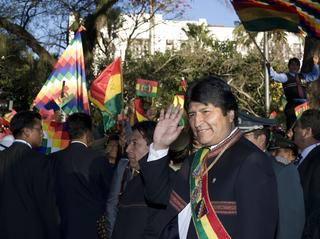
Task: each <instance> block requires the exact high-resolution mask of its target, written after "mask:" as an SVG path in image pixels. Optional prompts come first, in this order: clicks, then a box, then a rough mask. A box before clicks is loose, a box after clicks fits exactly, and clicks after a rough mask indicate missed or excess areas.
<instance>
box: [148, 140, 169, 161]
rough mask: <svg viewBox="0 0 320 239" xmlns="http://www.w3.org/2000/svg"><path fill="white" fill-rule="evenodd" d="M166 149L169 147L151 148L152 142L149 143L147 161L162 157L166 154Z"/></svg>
mask: <svg viewBox="0 0 320 239" xmlns="http://www.w3.org/2000/svg"><path fill="white" fill-rule="evenodd" d="M168 151H169V148H167V149H159V150H155V149H154V148H153V143H152V144H150V146H149V155H148V159H147V162H151V161H155V160H158V159H161V158H163V157H164V156H166V155H167V154H168Z"/></svg>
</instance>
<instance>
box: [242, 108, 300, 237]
mask: <svg viewBox="0 0 320 239" xmlns="http://www.w3.org/2000/svg"><path fill="white" fill-rule="evenodd" d="M275 125H276V121H275V120H272V119H265V118H261V117H255V116H253V115H249V114H245V113H241V114H240V113H239V128H240V130H241V131H242V132H243V134H244V137H246V138H247V139H248V140H249V141H250V142H252V143H253V144H254V145H256V146H257V147H258V148H259V149H261V150H262V151H263V152H266V154H267V155H268V156H269V157H270V161H271V162H272V166H273V169H274V172H275V175H276V179H277V186H278V203H279V220H278V228H277V236H276V239H287V238H290V239H300V238H301V235H302V231H303V227H304V221H305V220H304V219H305V216H304V214H305V213H304V201H303V190H302V187H301V183H300V177H299V173H298V170H297V168H296V167H295V165H294V164H293V163H291V164H284V163H281V162H279V161H278V160H277V159H276V158H275V157H273V156H271V154H269V152H267V147H268V145H269V142H270V127H271V126H275Z"/></svg>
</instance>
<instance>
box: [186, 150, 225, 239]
mask: <svg viewBox="0 0 320 239" xmlns="http://www.w3.org/2000/svg"><path fill="white" fill-rule="evenodd" d="M208 153H209V149H207V148H203V149H200V150H198V151H197V153H196V154H195V157H194V159H193V163H192V168H191V174H190V192H191V195H190V201H191V202H190V203H191V211H192V220H193V223H194V226H195V229H196V232H197V235H198V238H201V239H209V238H210V239H229V238H231V237H230V236H229V234H228V232H227V231H226V229H225V228H224V227H223V225H222V223H221V222H220V220H219V218H218V217H217V214H216V213H215V211H214V208H213V206H212V204H211V201H210V198H209V193H208V174H207V173H204V172H206V169H207V166H206V160H205V159H206V157H207V156H208Z"/></svg>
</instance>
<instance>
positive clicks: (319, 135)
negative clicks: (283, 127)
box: [297, 109, 320, 140]
mask: <svg viewBox="0 0 320 239" xmlns="http://www.w3.org/2000/svg"><path fill="white" fill-rule="evenodd" d="M297 122H298V124H299V126H300V127H301V128H302V129H305V128H308V127H310V128H311V130H312V135H313V138H314V139H316V140H320V111H319V110H316V109H309V110H306V111H304V112H303V113H302V115H301V117H300V118H299V119H298V121H297Z"/></svg>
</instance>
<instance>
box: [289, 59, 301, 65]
mask: <svg viewBox="0 0 320 239" xmlns="http://www.w3.org/2000/svg"><path fill="white" fill-rule="evenodd" d="M291 63H296V64H297V65H298V66H300V60H299V59H298V58H296V57H293V58H291V59H290V60H289V62H288V67H289V66H290V65H291Z"/></svg>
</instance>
